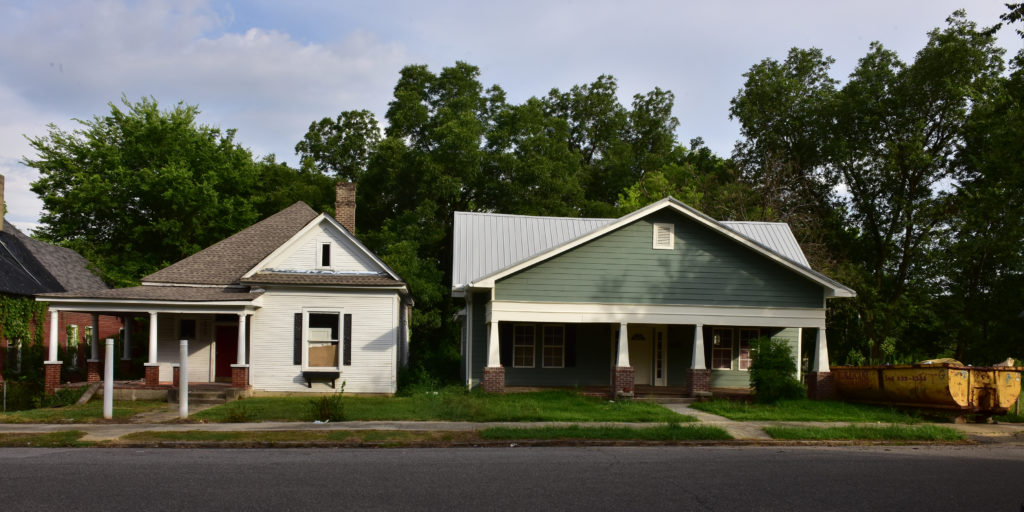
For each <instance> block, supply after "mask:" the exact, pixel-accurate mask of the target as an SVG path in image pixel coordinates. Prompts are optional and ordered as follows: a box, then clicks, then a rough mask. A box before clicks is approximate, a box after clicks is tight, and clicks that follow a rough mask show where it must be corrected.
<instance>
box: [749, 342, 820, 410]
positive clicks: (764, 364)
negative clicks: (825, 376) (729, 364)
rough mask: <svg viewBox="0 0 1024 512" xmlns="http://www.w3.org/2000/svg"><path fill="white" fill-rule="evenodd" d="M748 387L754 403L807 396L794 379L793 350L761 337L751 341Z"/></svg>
mask: <svg viewBox="0 0 1024 512" xmlns="http://www.w3.org/2000/svg"><path fill="white" fill-rule="evenodd" d="M750 386H751V387H752V388H754V400H756V401H758V402H760V403H775V402H778V401H779V400H789V399H799V398H803V397H805V396H807V390H806V389H805V388H804V386H803V384H801V383H800V381H798V380H797V379H796V362H794V361H793V351H792V350H790V348H789V345H787V344H786V342H784V341H782V340H777V339H768V338H760V339H758V340H757V341H755V342H754V354H753V357H752V361H751V363H750Z"/></svg>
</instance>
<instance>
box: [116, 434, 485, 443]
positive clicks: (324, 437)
mask: <svg viewBox="0 0 1024 512" xmlns="http://www.w3.org/2000/svg"><path fill="white" fill-rule="evenodd" d="M478 440H479V437H478V436H477V435H476V432H427V431H410V430H321V431H306V430H280V431H273V432H250V431H244V432H243V431H232V432H209V431H203V430H189V431H184V432H135V433H132V434H128V435H126V436H122V437H121V438H120V439H118V441H117V442H161V441H195V442H204V441H215V442H232V443H317V442H335V443H337V442H341V443H348V444H361V443H383V444H385V445H390V444H394V445H396V446H397V445H401V444H411V443H442V444H443V443H452V442H456V441H460V442H469V443H471V442H474V441H478ZM115 443H116V442H115Z"/></svg>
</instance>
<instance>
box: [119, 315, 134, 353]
mask: <svg viewBox="0 0 1024 512" xmlns="http://www.w3.org/2000/svg"><path fill="white" fill-rule="evenodd" d="M121 320H122V321H123V322H124V349H123V350H121V360H122V361H131V360H132V317H131V315H127V316H123V317H121Z"/></svg>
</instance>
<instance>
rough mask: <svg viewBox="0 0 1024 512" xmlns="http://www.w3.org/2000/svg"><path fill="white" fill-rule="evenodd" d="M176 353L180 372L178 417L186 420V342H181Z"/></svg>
mask: <svg viewBox="0 0 1024 512" xmlns="http://www.w3.org/2000/svg"><path fill="white" fill-rule="evenodd" d="M179 343H180V347H179V352H178V361H179V363H180V368H181V369H180V372H181V373H179V377H178V417H180V418H181V419H185V418H188V340H181V341H180V342H179Z"/></svg>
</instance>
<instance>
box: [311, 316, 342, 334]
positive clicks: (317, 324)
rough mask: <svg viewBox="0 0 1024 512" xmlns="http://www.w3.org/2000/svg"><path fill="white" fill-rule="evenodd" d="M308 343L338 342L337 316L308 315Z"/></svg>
mask: <svg viewBox="0 0 1024 512" xmlns="http://www.w3.org/2000/svg"><path fill="white" fill-rule="evenodd" d="M309 341H338V314H337V313H310V314H309Z"/></svg>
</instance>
